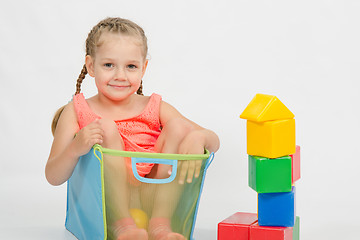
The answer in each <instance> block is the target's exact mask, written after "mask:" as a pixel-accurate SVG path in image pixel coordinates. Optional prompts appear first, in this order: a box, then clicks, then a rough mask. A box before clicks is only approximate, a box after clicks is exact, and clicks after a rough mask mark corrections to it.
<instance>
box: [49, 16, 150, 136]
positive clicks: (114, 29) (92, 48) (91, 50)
mask: <svg viewBox="0 0 360 240" xmlns="http://www.w3.org/2000/svg"><path fill="white" fill-rule="evenodd" d="M104 32H109V33H120V34H124V35H127V36H133V37H136V38H138V39H139V40H141V45H142V48H143V54H144V59H145V58H146V56H147V51H148V46H147V37H146V35H145V32H144V30H143V29H142V28H141V27H140V26H139V25H137V24H136V23H134V22H132V21H130V20H128V19H123V18H106V19H104V20H102V21H100V22H99V23H98V24H97V25H95V26H94V27H93V28H92V29H91V31H90V32H89V34H88V37H87V39H86V54H85V56H87V55H89V56H91V57H94V58H95V53H96V49H97V48H98V47H99V46H100V44H101V43H100V41H99V40H100V37H101V35H102V34H103V33H104ZM87 73H88V71H87V69H86V65H85V64H84V66H83V68H82V69H81V72H80V75H79V77H78V79H77V81H76V91H75V95H76V94H78V93H80V91H81V84H82V82H83V80H84V78H85V76H86V74H87ZM142 88H143V87H142V81H141V84H140V87H139V89H138V90H137V92H136V93H137V94H139V95H143V92H142ZM64 108H65V106H63V107H61V108H60V109H58V110H57V111H56V113H55V116H54V118H53V121H52V124H51V131H52V134H53V135H54V133H55V129H56V125H57V122H58V120H59V118H60V115H61V113H62V111H63V110H64Z"/></svg>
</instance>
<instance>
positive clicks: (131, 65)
mask: <svg viewBox="0 0 360 240" xmlns="http://www.w3.org/2000/svg"><path fill="white" fill-rule="evenodd" d="M128 68H130V69H135V68H137V67H136V65H134V64H130V65H128Z"/></svg>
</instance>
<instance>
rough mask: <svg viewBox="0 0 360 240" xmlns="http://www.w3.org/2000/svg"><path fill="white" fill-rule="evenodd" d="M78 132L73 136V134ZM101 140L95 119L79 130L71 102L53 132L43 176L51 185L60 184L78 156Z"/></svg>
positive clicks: (66, 177) (74, 164)
mask: <svg viewBox="0 0 360 240" xmlns="http://www.w3.org/2000/svg"><path fill="white" fill-rule="evenodd" d="M76 133H78V134H77V135H76V137H74V136H75V134H76ZM101 142H102V130H101V127H100V124H99V123H98V122H97V121H95V122H93V123H91V124H89V125H88V126H86V127H85V128H83V129H81V130H80V131H79V124H78V122H77V117H76V113H75V109H74V105H73V102H70V103H69V104H68V105H67V106H66V107H65V108H64V110H63V112H62V114H61V116H60V118H59V121H58V123H57V127H56V130H55V133H54V141H53V144H52V147H51V151H50V155H49V159H48V161H47V164H46V167H45V176H46V179H47V181H48V182H49V183H50V184H52V185H61V184H62V183H64V182H66V181H67V180H68V179H69V178H70V177H71V175H72V172H73V170H74V168H75V166H76V164H77V162H78V160H79V157H80V156H82V155H84V154H86V153H87V152H88V151H89V150H90V149H91V147H92V146H93V145H94V144H96V143H99V144H101Z"/></svg>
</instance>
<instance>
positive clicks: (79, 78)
mask: <svg viewBox="0 0 360 240" xmlns="http://www.w3.org/2000/svg"><path fill="white" fill-rule="evenodd" d="M87 73H88V71H87V69H86V65H85V64H84V66H83V68H82V69H81V72H80V75H79V77H78V79H77V81H76V92H75V95H76V94H78V93H80V91H81V83H82V81H83V80H84V78H85V76H86V74H87Z"/></svg>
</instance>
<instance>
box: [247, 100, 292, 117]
mask: <svg viewBox="0 0 360 240" xmlns="http://www.w3.org/2000/svg"><path fill="white" fill-rule="evenodd" d="M240 118H243V119H247V120H250V121H254V122H266V121H274V120H280V119H292V118H294V114H293V113H292V112H290V110H289V109H288V108H287V107H286V106H285V105H284V104H283V103H282V102H280V100H279V99H278V98H277V97H275V96H272V95H266V94H256V96H255V97H254V98H253V99H252V100H251V102H250V103H249V105H248V106H247V107H246V108H245V110H244V111H243V113H242V114H241V115H240Z"/></svg>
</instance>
